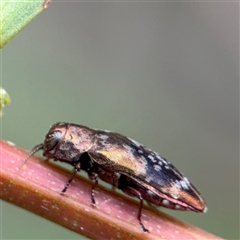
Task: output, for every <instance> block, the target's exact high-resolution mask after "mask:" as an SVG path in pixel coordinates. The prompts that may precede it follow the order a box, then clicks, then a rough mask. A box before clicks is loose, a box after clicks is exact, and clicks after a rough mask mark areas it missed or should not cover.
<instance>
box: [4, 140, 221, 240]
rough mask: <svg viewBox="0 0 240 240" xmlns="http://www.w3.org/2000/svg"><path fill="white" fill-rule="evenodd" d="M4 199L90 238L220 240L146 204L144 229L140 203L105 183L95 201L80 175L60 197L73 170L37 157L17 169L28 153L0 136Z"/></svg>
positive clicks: (143, 217) (96, 194)
mask: <svg viewBox="0 0 240 240" xmlns="http://www.w3.org/2000/svg"><path fill="white" fill-rule="evenodd" d="M0 154H1V155H0V164H1V167H0V186H1V191H0V197H1V198H2V199H3V200H5V201H7V202H10V203H12V204H15V205H17V206H19V207H21V208H24V209H26V210H28V211H31V212H33V213H35V214H38V215H39V216H42V217H44V218H47V219H49V220H51V221H53V222H55V223H57V224H60V225H62V226H64V227H66V228H68V229H71V230H72V231H75V232H77V233H79V234H82V235H84V236H87V237H89V238H91V239H158V240H159V239H220V238H219V237H216V236H214V235H212V234H210V233H207V232H205V231H203V230H201V229H198V228H197V227H193V226H191V225H189V224H186V223H183V222H180V221H178V220H176V219H174V218H172V217H169V216H167V215H166V214H164V213H161V212H160V211H158V210H154V209H152V208H149V207H146V206H144V208H143V212H142V213H143V214H142V221H143V223H144V225H145V226H146V228H148V229H149V230H150V233H143V232H142V229H141V227H140V225H139V223H138V220H137V211H138V202H134V201H132V200H129V199H128V198H126V197H124V196H122V195H120V194H118V193H116V192H114V191H110V190H106V189H105V188H104V187H102V186H97V187H96V191H95V199H96V202H97V203H96V207H94V206H92V204H91V196H90V193H91V188H92V182H90V181H89V180H87V179H85V178H83V177H81V176H76V178H74V180H73V182H72V184H71V185H70V187H69V188H68V190H67V192H66V193H65V195H60V192H61V190H62V189H63V187H64V186H65V183H66V182H67V180H68V178H69V177H70V175H71V173H70V172H69V171H67V170H65V169H63V168H61V167H59V166H57V165H56V164H52V163H51V162H50V161H44V160H43V159H41V158H39V157H36V156H33V157H31V159H30V160H29V161H28V162H27V163H26V165H24V167H23V168H22V169H19V167H20V166H21V164H22V162H23V160H24V159H25V158H26V156H27V153H26V152H25V151H24V150H22V149H20V148H18V147H16V146H13V145H12V144H10V143H8V142H5V141H1V140H0Z"/></svg>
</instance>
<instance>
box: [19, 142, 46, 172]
mask: <svg viewBox="0 0 240 240" xmlns="http://www.w3.org/2000/svg"><path fill="white" fill-rule="evenodd" d="M42 149H43V143H40V144H38V145H37V146H35V147H34V148H33V149H32V151H31V152H30V153H29V154H28V156H27V157H26V158H25V160H24V161H23V163H22V164H21V167H20V169H21V168H22V167H23V166H24V165H25V164H26V162H27V161H28V159H29V158H30V157H31V156H32V155H33V154H35V153H36V152H38V151H39V150H42Z"/></svg>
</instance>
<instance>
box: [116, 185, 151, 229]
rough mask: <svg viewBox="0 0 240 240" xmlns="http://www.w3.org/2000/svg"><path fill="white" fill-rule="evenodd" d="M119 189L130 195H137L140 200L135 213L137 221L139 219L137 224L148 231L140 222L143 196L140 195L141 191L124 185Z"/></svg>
mask: <svg viewBox="0 0 240 240" xmlns="http://www.w3.org/2000/svg"><path fill="white" fill-rule="evenodd" d="M121 190H122V191H123V192H124V193H125V194H127V195H129V196H132V197H137V198H138V199H139V201H140V204H139V208H138V215H137V218H138V221H139V224H140V226H141V228H142V230H143V231H144V232H149V230H148V229H147V228H145V227H144V225H143V223H142V220H141V216H142V206H143V198H142V196H141V193H140V192H139V191H137V190H136V189H134V188H132V187H129V186H126V187H124V188H121Z"/></svg>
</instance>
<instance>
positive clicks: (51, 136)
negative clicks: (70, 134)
mask: <svg viewBox="0 0 240 240" xmlns="http://www.w3.org/2000/svg"><path fill="white" fill-rule="evenodd" d="M61 138H62V132H61V131H53V132H50V133H48V134H47V136H46V139H45V142H44V149H45V150H47V151H50V150H52V149H53V148H54V147H55V146H56V145H57V144H58V142H59V140H60V139H61Z"/></svg>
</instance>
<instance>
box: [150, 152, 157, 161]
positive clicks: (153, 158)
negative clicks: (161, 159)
mask: <svg viewBox="0 0 240 240" xmlns="http://www.w3.org/2000/svg"><path fill="white" fill-rule="evenodd" d="M148 158H149V159H150V160H151V161H152V162H153V163H155V162H157V159H156V158H155V157H154V156H152V155H151V154H149V155H148Z"/></svg>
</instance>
